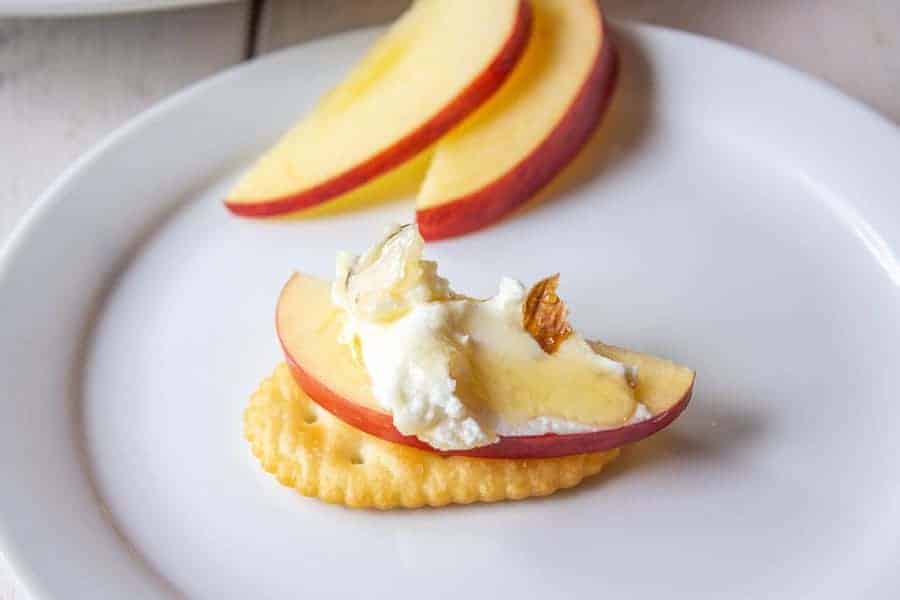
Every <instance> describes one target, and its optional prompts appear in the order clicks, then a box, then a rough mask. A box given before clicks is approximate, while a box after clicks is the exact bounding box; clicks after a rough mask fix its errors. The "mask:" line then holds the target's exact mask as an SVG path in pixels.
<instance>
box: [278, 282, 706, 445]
mask: <svg viewBox="0 0 900 600" xmlns="http://www.w3.org/2000/svg"><path fill="white" fill-rule="evenodd" d="M337 311H338V309H337V308H335V307H334V306H333V305H332V304H331V290H330V285H329V283H328V282H326V281H323V280H321V279H317V278H314V277H308V276H305V275H299V274H297V275H294V276H293V277H292V278H291V279H290V281H288V283H287V284H286V285H285V287H284V289H283V290H282V292H281V297H280V298H279V300H278V309H277V314H276V326H277V329H278V336H279V339H280V340H281V345H282V348H283V350H284V353H285V356H286V358H287V362H288V364H289V365H290V367H291V370H292V372H293V374H294V377H295V378H296V379H297V382H298V383H299V384H300V387H302V388H303V390H304V391H305V392H306V393H307V394H308V395H309V396H310V398H312V399H313V400H315V401H316V403H318V404H319V405H320V406H322V407H323V408H325V409H326V410H328V411H329V412H331V413H332V414H334V415H335V416H336V417H338V418H339V419H341V420H343V421H344V422H346V423H348V424H350V425H352V426H354V427H356V428H357V429H360V430H362V431H365V432H366V433H369V434H371V435H374V436H377V437H380V438H382V439H385V440H388V441H390V442H396V443H399V444H405V445H407V446H413V447H416V448H421V449H424V450H430V451H433V452H436V450H435V449H434V448H432V447H431V446H429V445H428V444H426V443H424V442H422V441H420V440H419V439H417V438H416V437H413V436H406V435H403V434H402V433H400V432H399V431H397V429H396V428H394V425H393V420H392V417H391V415H390V414H388V413H386V412H384V411H382V410H380V408H379V407H378V404H377V403H376V401H375V399H374V397H373V396H372V392H371V389H370V383H369V376H368V374H367V373H366V370H365V368H363V367H362V366H360V365H359V363H357V362H356V361H355V360H354V359H353V357H352V355H351V352H350V351H349V349H348V348H347V346H345V345H343V344H340V343H338V341H337V338H338V332H339V329H340V323H339V321H338V319H337V318H336V317H337V315H338V312H337ZM595 348H596V349H597V351H599V352H600V353H601V354H604V355H606V356H608V357H609V358H612V359H614V360H617V361H619V362H622V363H625V364H629V365H636V366H638V369H639V375H638V384H637V387H636V388H635V395H636V397H637V400H638V401H640V402H641V403H643V404H644V405H645V406H646V407H647V409H648V410H649V411H650V413H651V416H650V417H649V418H647V419H646V420H643V421H639V422H636V423H633V424H629V425H625V426H622V427H617V428H614V429H605V430H600V431H593V432H588V433H575V434H566V435H556V434H546V435H528V436H503V437H501V438H500V440H499V441H498V442H496V443H494V444H491V445H489V446H482V447H479V448H474V449H471V450H464V451H451V452H446V453H445V454H455V455H464V456H480V457H486V458H540V457H551V456H566V455H570V454H581V453H585V452H597V451H602V450H609V449H611V448H617V447H619V446H622V445H624V444H627V443H630V442H634V441H637V440H639V439H641V438H644V437H647V436H648V435H651V434H652V433H654V432H656V431H658V430H660V429H662V428H663V427H665V426H666V425H668V424H669V423H671V422H672V421H673V420H674V419H675V418H676V417H677V416H678V415H679V414H681V412H682V411H683V410H684V409H685V407H686V406H687V404H688V401H689V400H690V397H691V390H692V388H693V384H694V373H693V371H691V370H690V369H688V368H686V367H682V366H679V365H676V364H674V363H671V362H669V361H666V360H663V359H660V358H655V357H652V356H649V355H646V354H640V353H637V352H631V351H629V350H623V349H621V348H615V347H612V346H606V345H602V344H596V345H595ZM442 453H443V452H442Z"/></svg>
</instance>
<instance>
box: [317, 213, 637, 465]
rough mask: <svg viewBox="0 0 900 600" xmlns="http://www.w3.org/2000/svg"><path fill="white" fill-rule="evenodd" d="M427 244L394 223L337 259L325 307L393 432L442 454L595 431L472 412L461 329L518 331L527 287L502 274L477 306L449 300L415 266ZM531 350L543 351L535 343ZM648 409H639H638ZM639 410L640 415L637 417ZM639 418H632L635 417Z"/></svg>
mask: <svg viewBox="0 0 900 600" xmlns="http://www.w3.org/2000/svg"><path fill="white" fill-rule="evenodd" d="M423 247H424V242H423V240H422V238H421V236H420V235H419V232H418V229H417V228H416V227H415V226H414V225H406V226H392V227H390V228H389V229H388V230H387V232H386V235H385V238H384V239H383V240H382V241H381V242H379V243H378V244H376V245H375V246H374V247H373V248H371V249H370V250H369V251H367V252H366V253H365V254H363V255H362V256H360V257H356V256H352V255H349V254H345V253H342V254H340V255H339V256H338V261H337V273H336V278H335V282H334V285H333V287H332V302H333V303H334V304H335V305H336V306H337V307H339V308H341V309H343V310H342V313H343V314H342V318H343V319H344V323H343V327H342V330H341V334H340V342H342V343H344V344H348V345H349V346H350V347H351V348H352V350H353V352H354V353H355V355H356V357H357V358H358V359H359V360H361V362H363V363H364V364H365V366H366V369H367V371H368V374H369V378H370V380H371V382H372V393H373V396H374V397H375V399H376V401H377V402H378V404H379V405H380V406H381V408H382V409H384V410H385V411H388V412H389V413H391V415H392V416H393V422H394V426H395V427H396V428H397V430H398V431H400V432H401V433H403V434H405V435H414V436H416V437H418V438H419V439H420V440H422V441H424V442H426V443H428V444H430V445H431V446H433V447H434V448H437V449H439V450H461V449H469V448H475V447H478V446H484V445H487V444H491V443H493V442H495V441H497V436H498V435H541V434H545V433H559V434H564V433H577V432H586V431H596V430H597V428H596V427H591V426H589V425H585V424H581V423H575V422H572V421H567V420H565V419H560V418H556V417H539V418H535V419H531V420H529V421H527V422H525V423H518V424H510V423H506V422H505V421H503V419H502V418H500V417H499V416H498V415H488V414H477V413H476V412H475V411H473V410H472V409H470V408H469V407H470V406H477V405H478V403H473V402H470V403H468V404H467V402H466V401H465V399H466V396H467V394H470V393H471V391H469V390H467V389H463V388H464V387H465V386H466V382H468V381H470V380H471V378H470V377H468V373H469V370H470V365H469V352H467V345H468V344H470V342H471V341H470V338H469V335H468V334H467V333H466V326H468V327H470V328H476V329H475V330H476V331H477V332H478V334H479V335H480V336H485V335H488V336H495V337H497V338H501V339H502V337H503V336H505V335H507V334H508V333H509V332H512V331H516V332H519V333H520V332H521V331H523V327H522V323H521V321H522V303H523V302H524V300H525V296H526V290H525V287H524V286H523V285H522V284H521V283H520V282H518V281H516V280H515V279H511V278H508V277H504V278H502V279H501V281H500V288H499V291H498V293H497V295H496V296H494V297H493V298H491V299H489V300H487V301H477V300H472V299H470V298H466V297H464V296H461V295H457V294H455V293H454V292H453V291H452V290H451V289H450V286H449V285H448V282H447V280H445V279H443V278H441V277H439V276H438V275H437V264H436V263H434V262H431V261H426V260H421V254H422V249H423ZM566 343H578V344H584V345H585V348H586V349H587V350H586V351H587V352H588V353H589V354H591V355H592V356H595V357H596V359H595V364H596V366H597V367H598V368H600V369H603V370H606V371H608V372H613V373H617V374H620V375H622V376H628V377H634V376H635V373H633V372H631V371H629V370H627V369H626V367H625V366H624V365H622V364H620V363H617V362H615V361H613V360H610V359H608V358H605V357H603V356H600V355H598V354H595V353H594V352H593V351H591V350H590V349H589V348H588V347H587V344H586V342H585V341H584V340H583V339H581V338H580V337H579V338H577V340H574V339H573V340H571V341H570V340H567V342H566ZM534 348H535V352H537V353H540V352H541V351H540V348H539V346H538V345H537V344H534ZM642 409H643V413H646V408H645V407H643V406H642V405H640V404H639V405H638V412H639V413H641V411H642ZM643 413H641V414H643ZM636 414H637V413H636Z"/></svg>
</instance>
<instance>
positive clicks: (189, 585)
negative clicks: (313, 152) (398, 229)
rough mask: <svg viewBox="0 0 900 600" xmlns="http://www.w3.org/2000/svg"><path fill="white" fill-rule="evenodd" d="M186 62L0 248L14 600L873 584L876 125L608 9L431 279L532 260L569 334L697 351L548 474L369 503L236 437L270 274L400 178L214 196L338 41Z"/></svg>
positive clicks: (860, 593)
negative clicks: (379, 506) (172, 88)
mask: <svg viewBox="0 0 900 600" xmlns="http://www.w3.org/2000/svg"><path fill="white" fill-rule="evenodd" d="M374 35H375V32H374V31H367V32H357V33H352V34H349V35H345V36H341V37H337V38H333V39H329V40H324V41H320V42H316V43H313V44H309V45H306V46H303V47H299V48H296V49H293V50H290V51H287V52H284V53H281V54H276V55H274V56H271V57H268V58H265V59H262V60H258V61H254V62H253V63H252V64H250V65H248V66H244V67H239V68H237V69H234V70H232V71H230V72H228V73H225V74H223V75H221V76H219V77H216V78H214V79H212V80H210V81H207V82H205V83H202V84H200V85H198V86H195V87H193V88H191V89H189V90H188V91H186V92H184V93H182V94H179V95H178V96H176V97H174V98H173V99H171V100H169V101H167V102H164V103H163V104H161V105H160V106H158V107H157V108H155V109H153V110H151V111H149V112H148V113H147V114H145V115H143V116H142V117H140V118H138V119H137V120H135V121H134V122H132V123H131V124H130V125H128V126H127V127H125V128H123V129H122V130H120V131H119V132H118V133H116V134H115V135H114V136H112V138H111V139H109V140H108V141H107V142H106V143H104V144H103V145H102V146H101V147H100V148H98V149H96V150H95V151H93V152H92V153H91V154H90V155H89V156H87V157H86V158H85V159H84V160H82V161H80V162H79V163H78V164H76V165H75V166H74V167H72V168H71V169H70V170H69V171H68V172H67V173H66V174H65V175H64V176H63V177H62V179H61V180H60V181H59V182H58V183H57V184H56V185H55V186H54V187H53V189H52V190H51V191H50V192H48V193H47V195H46V196H45V197H44V198H43V199H42V200H41V201H40V202H39V204H38V206H37V207H36V208H35V209H34V210H33V211H32V212H31V213H30V215H29V216H28V217H27V219H26V220H25V222H24V223H23V224H22V225H21V227H20V228H19V229H18V231H17V232H16V234H15V236H14V239H13V241H12V243H11V244H10V245H9V247H8V248H7V249H6V252H5V254H4V256H3V259H2V264H0V303H2V305H0V306H2V308H0V332H2V337H0V350H2V356H3V359H2V360H0V389H2V398H0V415H2V417H0V481H2V482H3V491H2V493H0V527H2V540H3V545H4V549H5V552H6V553H7V556H8V558H9V560H10V562H11V563H12V565H13V566H14V568H15V570H16V571H17V573H18V574H19V576H20V577H21V579H22V580H23V582H24V583H25V585H26V586H27V588H28V589H29V590H30V592H31V593H32V595H33V597H34V598H36V599H43V598H167V597H171V596H174V595H179V594H182V595H184V596H187V597H191V598H241V599H246V598H287V597H300V596H303V597H310V598H326V597H327V598H337V597H342V598H361V597H371V598H387V597H393V598H414V599H419V600H421V599H422V598H444V597H448V598H449V597H452V598H456V599H459V598H464V599H466V600H475V599H478V598H497V597H503V598H519V597H522V598H526V597H527V598H535V597H542V598H572V597H605V598H614V597H617V598H659V597H664V598H667V599H673V598H691V599H698V598H729V599H733V598H800V597H816V598H840V599H844V598H851V597H852V598H857V597H872V598H889V597H890V598H896V597H897V594H898V593H900V579H898V571H897V568H896V567H897V565H898V564H900V548H898V540H900V500H898V499H900V494H898V492H900V472H898V466H897V459H896V457H897V456H898V455H900V408H898V406H897V403H896V400H897V393H898V389H900V371H898V368H897V367H898V364H897V357H898V350H900V348H898V346H900V302H898V299H900V265H898V260H897V251H898V250H897V249H898V248H900V210H898V209H897V201H898V199H900V178H898V175H897V173H898V163H897V160H898V157H900V135H898V132H897V130H896V129H895V128H894V127H893V126H892V125H890V124H889V123H888V122H886V121H885V120H883V119H881V118H880V117H878V116H876V115H875V114H873V113H872V112H870V111H869V110H867V109H865V108H863V107H861V106H859V105H858V104H856V103H855V102H853V101H851V100H848V99H847V98H845V97H843V96H841V95H840V94H838V93H836V92H834V91H832V90H831V89H829V88H827V87H826V86H824V85H822V84H820V83H818V82H816V81H813V80H811V79H809V78H807V77H805V76H803V75H800V74H798V73H796V72H793V71H790V70H789V69H786V68H784V67H781V66H778V65H776V64H772V63H770V62H767V61H765V60H762V59H760V58H758V57H755V56H753V55H750V54H748V53H746V52H742V51H739V50H736V49H734V48H730V47H727V46H723V45H721V44H718V43H714V42H711V41H708V40H704V39H700V38H697V37H692V36H690V35H685V34H680V33H674V32H670V31H665V30H660V29H654V28H648V27H634V26H624V27H619V28H618V29H617V36H618V39H619V41H620V43H621V46H622V48H623V50H624V52H623V79H622V82H621V87H620V89H619V91H618V94H617V96H616V99H615V103H614V106H613V109H612V112H611V114H610V115H609V118H608V120H607V122H606V124H605V125H604V129H603V131H602V135H601V136H600V138H599V139H600V142H599V143H595V144H593V145H592V146H591V148H590V149H589V150H588V151H587V152H586V153H585V154H584V155H582V156H581V157H580V159H579V162H578V164H577V165H576V166H575V167H574V169H573V170H572V171H570V172H569V173H568V174H567V176H566V178H565V180H564V181H563V184H562V185H557V190H556V193H555V194H554V196H553V198H552V200H550V201H549V202H546V203H544V204H542V205H540V206H538V207H537V208H534V209H532V210H530V211H528V212H525V213H523V214H519V215H516V216H515V217H514V218H511V219H508V220H506V221H504V222H503V223H501V224H500V225H497V226H495V227H491V228H489V229H486V230H484V231H481V232H479V233H477V234H475V235H470V236H468V237H464V238H461V239H457V240H454V241H449V242H445V243H437V244H434V245H432V246H430V247H429V250H428V251H429V253H430V255H431V256H432V257H435V258H437V259H439V260H440V264H441V267H442V269H443V270H444V272H446V273H447V274H448V275H449V276H450V278H451V279H452V281H453V282H454V283H455V284H457V285H458V289H463V290H466V291H471V292H474V293H478V294H488V293H490V292H491V291H493V289H494V286H495V285H496V282H497V279H498V277H499V276H500V275H501V274H510V275H514V276H516V277H519V278H521V279H524V280H533V279H535V278H537V277H539V276H542V275H545V274H547V273H550V272H553V271H556V270H560V271H562V273H563V288H562V289H563V292H564V294H565V297H566V298H567V299H568V300H569V301H570V303H571V306H572V310H573V313H574V318H575V321H576V324H577V326H579V327H580V329H581V330H583V331H585V332H587V333H589V334H591V335H596V336H599V337H602V338H604V339H606V340H609V341H611V342H615V343H619V344H624V345H628V346H632V347H635V348H638V349H643V350H646V351H650V352H655V353H658V354H662V355H666V356H671V357H673V358H675V359H678V360H680V361H683V362H684V363H687V364H689V365H692V366H694V367H695V368H696V369H697V371H698V373H699V378H698V385H697V390H696V395H695V399H694V401H693V403H692V405H691V407H690V408H689V410H688V411H687V413H686V414H685V415H684V416H683V417H682V418H681V419H680V420H679V421H678V422H677V423H676V424H675V425H674V426H673V427H672V428H670V429H669V430H667V431H666V432H665V433H662V434H660V435H658V436H655V437H654V438H652V439H650V440H647V441H645V442H643V443H641V444H638V445H636V446H634V447H630V448H628V449H626V451H625V452H624V456H623V458H622V459H621V460H620V461H619V462H617V463H616V465H615V466H614V467H613V468H612V469H610V470H609V472H607V473H604V474H603V475H601V476H599V477H597V478H595V479H594V480H593V481H591V482H589V483H587V484H586V485H584V486H582V487H580V488H578V489H577V490H574V491H571V492H566V493H562V494H559V495H557V496H554V497H552V498H550V499H545V500H535V501H526V502H520V503H503V504H497V505H480V506H469V507H462V508H451V509H444V510H419V511H412V512H407V511H398V512H391V513H386V514H381V513H376V512H368V511H351V510H346V509H342V508H337V507H334V506H328V505H325V504H323V503H320V502H318V501H315V500H309V499H306V498H302V497H300V496H298V495H296V494H295V493H294V492H292V491H291V490H288V489H285V488H282V487H280V486H279V485H278V484H277V483H276V482H275V481H274V479H272V478H271V477H270V476H268V475H265V474H263V472H262V470H261V469H260V468H259V466H258V465H257V464H256V461H255V460H253V459H252V458H251V456H250V452H249V451H248V448H247V444H246V443H245V442H244V441H243V440H242V438H241V411H242V409H243V407H244V405H245V403H246V399H247V395H248V394H249V392H250V391H252V390H253V389H254V386H255V385H256V384H257V383H258V381H259V380H260V379H261V378H262V377H263V376H265V375H266V374H267V373H269V372H270V370H271V369H272V368H273V366H274V365H275V364H276V362H277V361H278V360H279V350H278V345H277V343H276V339H275V334H274V331H273V327H272V318H273V309H274V304H275V298H276V294H277V293H278V291H279V288H280V286H281V284H282V283H283V282H284V281H285V279H286V278H287V277H288V275H289V273H290V272H291V270H292V269H295V268H303V269H305V270H309V271H312V272H314V273H318V274H321V275H324V276H327V275H329V274H330V273H331V271H332V261H333V258H334V253H335V251H336V250H338V249H341V248H346V249H362V248H363V247H365V246H366V245H367V244H368V243H369V242H371V241H372V239H373V238H374V237H375V236H376V235H377V234H378V233H379V230H380V228H381V227H382V226H383V225H384V224H386V223H388V222H389V221H392V220H408V219H410V218H411V215H412V207H411V205H410V203H409V202H407V201H403V202H396V203H391V204H387V205H384V206H382V207H379V208H376V209H372V210H366V211H363V212H356V213H349V214H345V215H343V216H332V217H327V218H325V217H323V218H318V219H312V220H307V221H292V222H284V221H283V222H260V221H250V220H242V219H237V218H234V217H231V216H230V215H229V214H228V213H226V211H225V210H224V209H223V207H222V206H221V203H220V201H221V198H222V196H223V194H224V192H225V190H226V189H227V188H228V186H229V184H230V183H231V182H232V181H233V180H234V177H235V175H236V173H237V172H238V171H239V170H240V169H241V168H242V167H244V166H245V165H246V164H247V163H248V161H250V160H251V159H252V157H253V156H254V155H256V153H257V152H259V151H260V150H261V149H262V148H263V147H265V146H266V145H267V144H268V143H270V142H271V141H272V140H273V139H274V138H275V137H276V136H277V135H278V133H279V132H281V131H282V130H283V129H284V128H285V127H286V126H287V125H288V124H289V123H290V122H291V121H292V120H293V119H294V118H295V117H296V116H297V115H298V114H300V113H302V112H304V111H305V110H306V109H307V108H308V107H309V106H310V105H311V104H312V103H313V101H314V99H315V98H316V97H317V96H318V95H319V94H320V93H321V92H322V91H323V90H325V89H326V88H327V87H328V86H329V85H331V84H332V83H334V82H335V81H337V80H338V78H339V76H340V74H341V73H342V72H343V71H344V70H345V68H346V67H347V66H348V65H349V64H351V62H352V61H353V59H354V58H356V57H357V56H358V55H359V54H360V53H361V52H362V51H363V49H364V48H365V47H366V46H367V44H369V43H370V42H371V40H372V39H373V36H374Z"/></svg>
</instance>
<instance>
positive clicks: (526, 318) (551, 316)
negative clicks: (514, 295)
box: [522, 273, 572, 354]
mask: <svg viewBox="0 0 900 600" xmlns="http://www.w3.org/2000/svg"><path fill="white" fill-rule="evenodd" d="M558 285H559V273H557V274H556V275H551V276H550V277H547V278H546V279H542V280H541V281H539V282H537V283H536V284H535V285H534V287H533V288H531V291H530V292H528V297H527V298H526V299H525V303H524V304H523V305H522V325H523V326H524V327H525V330H526V331H527V332H528V333H530V334H531V337H533V338H534V339H535V340H537V343H538V344H540V345H541V348H542V349H543V350H544V352H546V353H547V354H553V353H554V352H556V350H557V349H558V348H559V345H560V344H562V343H563V341H564V340H565V339H566V338H567V337H569V335H571V334H572V327H571V326H570V325H569V323H568V321H566V314H567V312H568V310H567V309H566V304H565V303H564V302H563V301H562V299H561V298H560V297H559V296H557V295H556V287H557V286H558Z"/></svg>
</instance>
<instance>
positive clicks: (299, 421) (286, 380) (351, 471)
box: [244, 364, 619, 509]
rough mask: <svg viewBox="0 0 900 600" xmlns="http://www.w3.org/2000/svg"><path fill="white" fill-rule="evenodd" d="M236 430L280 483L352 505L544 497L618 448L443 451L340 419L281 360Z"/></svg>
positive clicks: (577, 478) (575, 481) (601, 462)
mask: <svg viewBox="0 0 900 600" xmlns="http://www.w3.org/2000/svg"><path fill="white" fill-rule="evenodd" d="M244 435H245V436H246V438H247V440H249V442H250V444H251V446H252V447H253V454H255V455H256V457H257V458H258V459H259V460H260V462H261V463H262V466H263V468H265V469H266V470H267V471H269V472H270V473H272V474H274V475H275V476H276V477H277V478H278V480H279V481H280V482H281V483H283V484H284V485H286V486H288V487H293V488H295V489H297V490H298V491H299V492H300V493H301V494H304V495H306V496H314V497H316V498H320V499H322V500H325V501H326V502H332V503H335V504H344V505H345V506H350V507H354V508H380V509H390V508H397V507H406V508H416V507H420V506H425V505H429V506H443V505H445V504H450V503H457V504H468V503H471V502H479V501H481V502H495V501H497V500H519V499H521V498H528V497H529V496H546V495H548V494H552V493H553V492H555V491H557V490H559V489H562V488H568V487H572V486H574V485H576V484H578V483H579V482H580V481H581V480H582V479H584V478H585V477H587V476H588V475H593V474H595V473H598V472H599V471H600V470H601V469H602V468H603V467H604V465H606V464H607V463H609V462H610V461H612V460H613V459H614V458H615V457H616V456H617V455H618V452H619V451H618V450H611V451H608V452H596V453H592V454H580V455H576V456H566V457H563V458H542V459H527V460H515V459H487V458H467V457H461V456H451V457H443V456H440V455H438V454H434V453H431V452H425V451H422V450H417V449H415V448H410V447H407V446H403V445H400V444H395V443H392V442H387V441H385V440H382V439H379V438H377V437H374V436H371V435H369V434H366V433H363V432H362V431H359V430H358V429H355V428H353V427H351V426H349V425H347V424H345V423H344V422H342V421H340V420H339V419H337V418H336V417H334V416H333V415H331V414H330V413H329V412H327V411H326V410H324V409H322V408H320V407H319V406H318V405H317V404H316V403H315V402H313V401H312V400H311V399H310V398H309V397H308V396H307V395H306V394H305V393H304V392H303V390H302V389H300V387H299V386H298V385H297V383H296V382H295V381H294V378H293V376H292V375H291V372H290V369H289V368H288V366H287V365H285V364H281V365H279V366H278V367H277V368H276V369H275V372H274V373H273V375H272V376H271V377H269V378H267V379H266V380H265V381H263V382H262V384H261V385H260V387H259V389H258V390H257V391H256V392H255V393H254V394H253V396H252V397H251V399H250V405H249V406H248V407H247V409H246V411H245V412H244Z"/></svg>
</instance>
